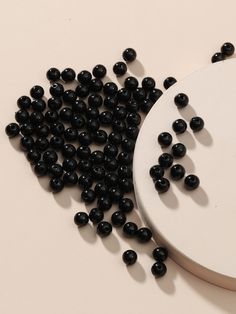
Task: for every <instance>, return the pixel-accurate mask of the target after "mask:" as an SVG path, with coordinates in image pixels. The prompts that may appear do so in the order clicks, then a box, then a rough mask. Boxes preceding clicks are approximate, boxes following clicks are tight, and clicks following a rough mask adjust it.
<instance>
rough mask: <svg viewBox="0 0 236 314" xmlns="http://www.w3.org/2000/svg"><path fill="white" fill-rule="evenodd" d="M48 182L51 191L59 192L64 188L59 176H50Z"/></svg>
mask: <svg viewBox="0 0 236 314" xmlns="http://www.w3.org/2000/svg"><path fill="white" fill-rule="evenodd" d="M49 184H50V188H51V189H52V191H53V192H60V191H61V190H62V189H63V188H64V183H63V181H62V179H60V178H52V179H51V180H50V183H49Z"/></svg>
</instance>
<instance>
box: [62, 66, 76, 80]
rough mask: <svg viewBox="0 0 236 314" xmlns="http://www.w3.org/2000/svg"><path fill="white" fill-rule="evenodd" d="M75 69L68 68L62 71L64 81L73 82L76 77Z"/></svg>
mask: <svg viewBox="0 0 236 314" xmlns="http://www.w3.org/2000/svg"><path fill="white" fill-rule="evenodd" d="M75 75H76V74H75V71H74V70H73V69H71V68H66V69H65V70H63V71H62V72H61V78H62V79H63V81H64V82H72V81H74V79H75Z"/></svg>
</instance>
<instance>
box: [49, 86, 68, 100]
mask: <svg viewBox="0 0 236 314" xmlns="http://www.w3.org/2000/svg"><path fill="white" fill-rule="evenodd" d="M49 92H50V94H51V95H52V96H53V97H61V96H62V95H63V93H64V86H63V85H62V84H60V83H54V84H52V85H51V87H50V89H49Z"/></svg>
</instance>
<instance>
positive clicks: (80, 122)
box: [70, 113, 85, 130]
mask: <svg viewBox="0 0 236 314" xmlns="http://www.w3.org/2000/svg"><path fill="white" fill-rule="evenodd" d="M70 122H71V125H72V126H73V127H74V128H76V129H77V130H80V129H82V128H83V127H84V126H85V119H84V117H83V116H82V115H81V114H78V113H75V114H73V116H72V118H71V121H70Z"/></svg>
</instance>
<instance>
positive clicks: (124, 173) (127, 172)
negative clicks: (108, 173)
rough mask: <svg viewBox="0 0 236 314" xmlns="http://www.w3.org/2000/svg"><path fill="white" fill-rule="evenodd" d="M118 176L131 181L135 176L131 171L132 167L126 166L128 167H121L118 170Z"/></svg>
mask: <svg viewBox="0 0 236 314" xmlns="http://www.w3.org/2000/svg"><path fill="white" fill-rule="evenodd" d="M118 175H119V177H120V178H122V179H123V178H125V179H130V178H132V176H133V173H132V170H131V169H130V167H128V166H126V165H121V166H119V168H118Z"/></svg>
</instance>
